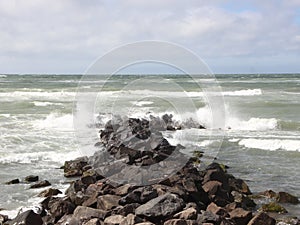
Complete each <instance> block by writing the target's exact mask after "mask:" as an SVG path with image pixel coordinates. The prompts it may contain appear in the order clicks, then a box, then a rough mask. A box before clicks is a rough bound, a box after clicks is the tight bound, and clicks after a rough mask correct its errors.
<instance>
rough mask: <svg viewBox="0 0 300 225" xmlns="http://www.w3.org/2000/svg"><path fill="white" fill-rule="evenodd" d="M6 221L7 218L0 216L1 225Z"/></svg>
mask: <svg viewBox="0 0 300 225" xmlns="http://www.w3.org/2000/svg"><path fill="white" fill-rule="evenodd" d="M6 221H8V216H7V215H2V214H0V224H3V223H4V222H6Z"/></svg>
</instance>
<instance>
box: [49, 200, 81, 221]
mask: <svg viewBox="0 0 300 225" xmlns="http://www.w3.org/2000/svg"><path fill="white" fill-rule="evenodd" d="M49 209H50V210H49V212H50V213H51V216H52V217H53V218H54V221H55V222H57V221H58V220H60V219H61V218H62V217H63V216H64V215H68V214H72V213H73V211H74V209H75V205H74V204H73V203H71V202H70V201H69V199H68V198H62V199H57V200H55V199H54V200H53V201H50V202H49Z"/></svg>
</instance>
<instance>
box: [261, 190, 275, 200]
mask: <svg viewBox="0 0 300 225" xmlns="http://www.w3.org/2000/svg"><path fill="white" fill-rule="evenodd" d="M259 195H261V196H265V197H267V198H275V197H276V196H277V193H276V192H274V191H272V190H267V191H264V192H261V193H259Z"/></svg>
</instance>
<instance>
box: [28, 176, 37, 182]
mask: <svg viewBox="0 0 300 225" xmlns="http://www.w3.org/2000/svg"><path fill="white" fill-rule="evenodd" d="M38 180H39V176H34V175H30V176H27V177H25V181H26V182H36V181H38Z"/></svg>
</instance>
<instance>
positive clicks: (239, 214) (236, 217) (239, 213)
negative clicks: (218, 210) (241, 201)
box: [229, 208, 252, 225]
mask: <svg viewBox="0 0 300 225" xmlns="http://www.w3.org/2000/svg"><path fill="white" fill-rule="evenodd" d="M229 215H230V219H232V220H233V221H234V222H235V223H236V225H245V224H247V223H248V222H249V221H250V220H251V219H252V212H250V211H246V210H244V209H242V208H236V209H234V210H232V211H231V212H229Z"/></svg>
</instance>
